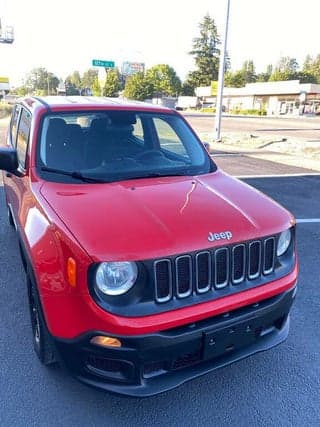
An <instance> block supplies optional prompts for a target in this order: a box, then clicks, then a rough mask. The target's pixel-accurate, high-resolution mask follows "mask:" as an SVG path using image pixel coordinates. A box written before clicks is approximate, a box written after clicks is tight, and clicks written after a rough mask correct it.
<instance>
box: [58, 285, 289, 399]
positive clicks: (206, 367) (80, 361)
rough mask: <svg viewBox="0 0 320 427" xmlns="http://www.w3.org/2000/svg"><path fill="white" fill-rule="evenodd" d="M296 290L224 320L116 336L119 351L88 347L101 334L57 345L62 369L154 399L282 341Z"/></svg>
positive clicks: (92, 382)
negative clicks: (118, 341) (92, 339)
mask: <svg viewBox="0 0 320 427" xmlns="http://www.w3.org/2000/svg"><path fill="white" fill-rule="evenodd" d="M295 293H296V287H294V288H293V289H291V290H290V291H287V292H285V293H283V294H281V295H277V296H275V297H272V298H270V299H268V300H266V301H262V302H260V303H258V304H254V305H251V306H248V307H245V308H242V309H239V310H236V311H233V312H230V313H225V314H224V315H221V316H216V317H213V318H211V319H206V320H203V321H201V322H198V323H195V324H191V325H186V326H183V327H180V328H175V329H171V330H168V331H164V332H158V333H154V334H150V335H143V336H134V337H131V336H130V337H127V336H122V337H120V336H118V337H117V338H118V339H119V340H120V341H121V342H122V347H121V348H104V347H100V346H97V345H93V344H90V339H91V338H92V337H93V336H96V335H103V334H102V333H101V332H99V331H94V332H91V333H90V334H86V335H85V336H81V337H79V338H78V339H76V340H72V341H69V340H68V341H66V340H57V339H56V340H55V341H56V345H57V348H58V350H59V353H60V355H61V359H62V361H63V363H64V365H65V366H66V367H67V369H68V370H70V371H71V372H72V373H73V375H74V376H75V377H76V378H78V379H79V380H80V381H82V382H84V383H86V384H88V385H91V386H94V387H98V388H100V389H104V390H108V391H111V392H114V393H120V394H125V395H130V396H141V397H142V396H151V395H154V394H158V393H161V392H164V391H167V390H170V389H172V388H174V387H177V386H178V385H180V384H182V383H184V382H185V381H188V380H191V379H193V378H196V377H198V376H200V375H204V374H206V373H208V372H211V371H213V370H215V369H218V368H221V367H223V366H226V365H228V364H230V363H233V362H236V361H238V360H241V359H243V358H245V357H247V356H250V355H252V354H255V353H257V352H260V351H264V350H268V349H270V348H272V347H274V346H276V345H278V344H280V343H281V342H282V341H284V340H285V339H286V337H287V335H288V331H289V311H290V308H291V305H292V302H293V300H294V297H295Z"/></svg>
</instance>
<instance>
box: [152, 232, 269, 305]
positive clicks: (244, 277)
mask: <svg viewBox="0 0 320 427" xmlns="http://www.w3.org/2000/svg"><path fill="white" fill-rule="evenodd" d="M275 247H276V239H275V237H267V238H265V239H261V240H254V241H250V242H246V243H240V244H236V245H233V246H226V247H219V248H216V249H212V250H205V251H201V252H196V253H193V254H186V255H180V256H177V257H173V258H166V259H160V260H156V261H155V262H154V268H153V271H154V283H155V300H156V301H157V302H159V303H163V302H167V301H170V300H171V299H173V298H174V297H176V298H180V299H183V298H188V297H189V296H191V295H192V294H205V293H207V292H209V291H210V290H217V291H219V290H222V289H225V288H227V287H228V286H233V287H236V286H239V285H240V284H242V283H245V282H249V283H250V282H252V281H256V280H259V278H261V277H262V276H267V275H270V274H271V273H273V271H274V268H275Z"/></svg>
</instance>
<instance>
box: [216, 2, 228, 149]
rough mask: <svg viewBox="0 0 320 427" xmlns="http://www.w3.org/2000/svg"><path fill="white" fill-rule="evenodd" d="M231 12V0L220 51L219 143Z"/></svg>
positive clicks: (217, 114)
mask: <svg viewBox="0 0 320 427" xmlns="http://www.w3.org/2000/svg"><path fill="white" fill-rule="evenodd" d="M229 10H230V0H227V11H226V22H225V29H224V37H223V40H222V49H221V51H220V63H219V76H218V92H217V102H216V120H215V141H217V142H220V141H221V137H220V128H221V115H222V101H223V86H224V70H225V62H226V49H227V37H228V25H229Z"/></svg>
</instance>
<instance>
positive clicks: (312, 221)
mask: <svg viewBox="0 0 320 427" xmlns="http://www.w3.org/2000/svg"><path fill="white" fill-rule="evenodd" d="M314 222H320V218H298V219H297V223H314Z"/></svg>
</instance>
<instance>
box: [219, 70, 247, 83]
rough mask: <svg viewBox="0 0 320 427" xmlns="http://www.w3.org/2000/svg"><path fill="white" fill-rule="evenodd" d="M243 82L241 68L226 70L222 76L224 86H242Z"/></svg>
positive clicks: (243, 77)
mask: <svg viewBox="0 0 320 427" xmlns="http://www.w3.org/2000/svg"><path fill="white" fill-rule="evenodd" d="M245 83H246V82H245V76H244V73H243V71H242V70H238V71H234V72H231V71H227V72H226V74H225V76H224V85H225V86H226V87H243V86H245Z"/></svg>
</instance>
